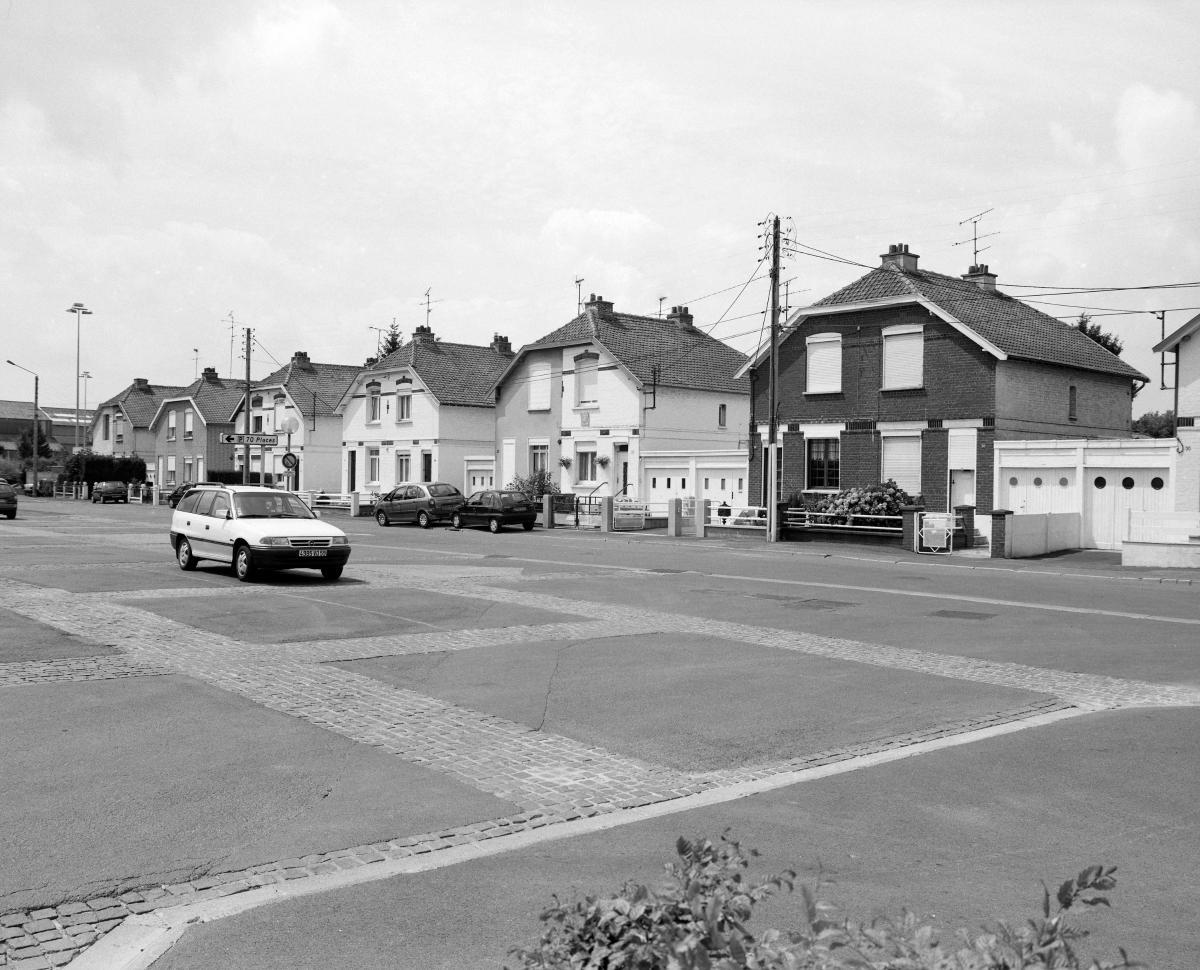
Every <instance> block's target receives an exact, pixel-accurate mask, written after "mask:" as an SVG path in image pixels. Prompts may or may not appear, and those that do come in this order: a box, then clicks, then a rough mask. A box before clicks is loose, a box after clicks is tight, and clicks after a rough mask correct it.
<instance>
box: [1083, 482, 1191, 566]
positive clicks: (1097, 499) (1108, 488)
mask: <svg viewBox="0 0 1200 970" xmlns="http://www.w3.org/2000/svg"><path fill="white" fill-rule="evenodd" d="M1170 484H1171V483H1170V481H1169V480H1168V477H1167V471H1166V469H1164V468H1089V469H1087V470H1086V471H1085V472H1084V487H1083V542H1082V544H1083V546H1084V547H1085V548H1088V549H1120V548H1121V540H1122V539H1123V538H1124V537H1125V532H1126V529H1127V528H1128V523H1129V513H1130V512H1131V511H1134V512H1169V511H1171V503H1172V498H1171V489H1170Z"/></svg>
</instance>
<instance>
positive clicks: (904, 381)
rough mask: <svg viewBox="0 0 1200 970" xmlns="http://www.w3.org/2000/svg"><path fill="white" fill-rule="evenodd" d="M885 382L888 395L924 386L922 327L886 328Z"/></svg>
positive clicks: (883, 386) (884, 341)
mask: <svg viewBox="0 0 1200 970" xmlns="http://www.w3.org/2000/svg"><path fill="white" fill-rule="evenodd" d="M914 347H915V348H916V353H914V352H913V348H914ZM882 379H883V383H882V384H881V385H880V386H881V387H882V388H883V390H885V391H905V390H912V389H914V388H920V387H924V386H925V328H924V327H922V326H921V325H920V324H901V325H897V326H894V327H884V328H883V371H882Z"/></svg>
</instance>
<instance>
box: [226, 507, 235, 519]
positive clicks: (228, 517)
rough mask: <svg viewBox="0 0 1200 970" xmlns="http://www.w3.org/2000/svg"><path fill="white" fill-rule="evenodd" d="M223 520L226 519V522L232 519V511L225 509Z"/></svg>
mask: <svg viewBox="0 0 1200 970" xmlns="http://www.w3.org/2000/svg"><path fill="white" fill-rule="evenodd" d="M225 518H226V520H228V519H232V518H233V509H226V510H225Z"/></svg>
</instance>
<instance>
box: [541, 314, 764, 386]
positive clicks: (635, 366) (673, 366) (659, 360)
mask: <svg viewBox="0 0 1200 970" xmlns="http://www.w3.org/2000/svg"><path fill="white" fill-rule="evenodd" d="M589 340H595V341H596V342H597V343H598V344H600V345H601V346H602V347H603V348H604V349H605V350H607V351H608V352H609V353H610V354H612V356H613V357H615V358H616V359H617V360H618V361H620V362H621V364H622V365H623V366H624V367H625V368H626V369H627V370H628V371H629V372H630V373H631V374H633V376H634V377H636V378H637V379H638V380H639V381H641V382H642V383H643V384H649V383H651V382H652V381H654V380H655V376H654V373H653V369H654V368H655V367H657V368H658V376H657V380H658V383H659V384H661V385H664V386H667V387H687V388H694V389H697V390H705V391H732V392H734V393H737V394H749V393H750V382H749V380H747V379H746V378H737V377H735V376H734V375H736V374H737V372H738V371H739V370H740V369H741V368H742V366H743V365H744V364H745V363H746V355H745V354H743V353H741V352H739V351H737V350H734V349H733V348H732V347H730V346H729V345H728V344H725V343H722V342H721V341H720V340H717V339H716V338H715V337H710V336H709V335H708V334H706V333H704V331H702V330H697V329H696V328H695V327H692V326H681V325H680V324H679V323H677V322H676V321H674V320H664V319H661V318H659V317H640V316H635V315H633V314H631V313H612V312H601V311H599V310H598V309H597V308H596V307H594V306H589V307H585V308H584V311H583V313H581V314H580V315H579V316H577V317H576V318H575V319H574V320H572V321H570V322H569V323H566V324H564V325H563V326H561V327H559V328H558V329H557V330H555V331H553V332H552V333H548V334H546V336H544V337H542V338H541V339H540V340H535V341H534V342H533V343H532V344H530V345H529V346H528V347H526V348H523V349H524V350H529V349H533V348H535V347H554V346H562V345H569V344H578V343H584V342H586V341H589Z"/></svg>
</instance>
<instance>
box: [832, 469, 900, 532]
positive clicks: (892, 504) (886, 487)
mask: <svg viewBox="0 0 1200 970" xmlns="http://www.w3.org/2000/svg"><path fill="white" fill-rule="evenodd" d="M911 504H912V498H911V496H909V494H908V492H906V491H904V489H902V488H901V487H900V486H899V485H897V484H896V483H895V482H894V481H893V480H892V479H890V478H889V479H888V480H887V481H886V482H880V483H879V484H878V485H868V486H866V487H864V488H848V489H846V490H845V491H843V492H838V493H837V495H830V496H829V497H827V498H822V499H818V500H817V503H816V505H815V506H814V507H813V511H814V512H823V513H828V514H827V515H823V516H822V517H821V518H820V519H818V520H817V521H818V522H826V523H834V524H837V525H844V524H845V523H847V522H849V521H850V518H851V516H855V515H899V514H900V507H901V506H902V505H911Z"/></svg>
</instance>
